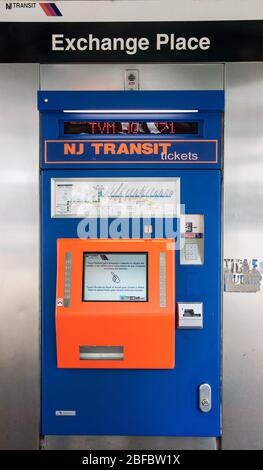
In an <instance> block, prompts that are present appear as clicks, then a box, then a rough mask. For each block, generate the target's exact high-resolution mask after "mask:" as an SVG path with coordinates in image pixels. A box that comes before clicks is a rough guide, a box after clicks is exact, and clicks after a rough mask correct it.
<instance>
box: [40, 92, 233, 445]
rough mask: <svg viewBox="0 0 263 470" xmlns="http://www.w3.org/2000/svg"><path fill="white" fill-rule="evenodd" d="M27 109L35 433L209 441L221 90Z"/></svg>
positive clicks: (213, 429) (214, 406)
mask: <svg viewBox="0 0 263 470" xmlns="http://www.w3.org/2000/svg"><path fill="white" fill-rule="evenodd" d="M38 107H39V111H40V118H41V123H40V124H41V126H40V128H41V136H40V137H41V138H40V148H41V230H42V233H41V246H42V248H41V259H42V268H41V328H42V330H41V337H42V342H41V344H42V350H41V357H42V368H41V371H42V372H41V373H42V377H41V387H42V393H41V433H42V434H43V435H69V436H71V435H77V436H79V435H93V436H94V435H101V436H107V435H116V436H192V437H193V436H213V437H215V436H220V433H221V408H220V403H221V396H220V383H221V380H220V377H221V374H220V358H221V323H220V319H221V201H222V189H221V186H222V135H221V132H222V118H223V111H224V94H223V93H222V92H220V91H133V92H128V91H126V92H125V91H98V92H91V91H90V92H89V91H42V92H39V96H38ZM204 391H205V392H207V391H208V392H209V393H206V395H205V394H204ZM204 401H205V403H204Z"/></svg>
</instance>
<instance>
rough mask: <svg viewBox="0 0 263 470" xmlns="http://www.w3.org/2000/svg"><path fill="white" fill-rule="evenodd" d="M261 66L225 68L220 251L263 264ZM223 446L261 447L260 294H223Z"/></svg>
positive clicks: (262, 350)
mask: <svg viewBox="0 0 263 470" xmlns="http://www.w3.org/2000/svg"><path fill="white" fill-rule="evenodd" d="M262 124H263V64H262V63H258V64H245V63H244V64H227V65H226V127H225V178H224V181H225V234H224V238H225V242H224V245H225V248H224V255H225V257H227V258H228V257H229V258H235V257H236V258H259V259H260V260H263V243H262V241H263V239H262V236H263V235H262V234H263V125H262ZM223 312H224V328H223V338H224V343H223V349H224V361H223V377H224V380H223V448H224V449H262V448H263V425H262V423H263V400H262V397H263V368H262V364H263V341H262V331H263V291H261V292H258V293H225V294H224V307H223Z"/></svg>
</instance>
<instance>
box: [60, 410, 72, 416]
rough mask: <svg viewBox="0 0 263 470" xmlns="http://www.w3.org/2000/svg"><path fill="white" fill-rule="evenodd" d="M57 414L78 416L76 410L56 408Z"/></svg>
mask: <svg viewBox="0 0 263 470" xmlns="http://www.w3.org/2000/svg"><path fill="white" fill-rule="evenodd" d="M55 414H56V416H76V414H77V413H76V411H75V410H56V413H55Z"/></svg>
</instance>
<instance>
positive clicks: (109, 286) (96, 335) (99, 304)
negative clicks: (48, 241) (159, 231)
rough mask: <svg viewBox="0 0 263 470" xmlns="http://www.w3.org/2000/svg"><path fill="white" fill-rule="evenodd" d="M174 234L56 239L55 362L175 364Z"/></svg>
mask: <svg viewBox="0 0 263 470" xmlns="http://www.w3.org/2000/svg"><path fill="white" fill-rule="evenodd" d="M174 260H175V256H174V240H171V239H154V240H125V239H122V240H110V239H108V240H102V239H97V240H90V239H89V240H79V239H59V240H58V241H57V263H58V265H57V296H56V297H57V302H56V336H57V363H58V367H61V368H130V369H132V368H137V369H139V368H149V369H170V368H174V365H175V358H174V356H175V261H174Z"/></svg>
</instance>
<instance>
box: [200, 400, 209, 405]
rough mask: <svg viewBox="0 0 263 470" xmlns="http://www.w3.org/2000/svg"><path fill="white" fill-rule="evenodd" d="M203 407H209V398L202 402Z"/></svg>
mask: <svg viewBox="0 0 263 470" xmlns="http://www.w3.org/2000/svg"><path fill="white" fill-rule="evenodd" d="M201 403H202V405H203V406H209V400H207V398H204V399H203V400H202V401H201Z"/></svg>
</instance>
